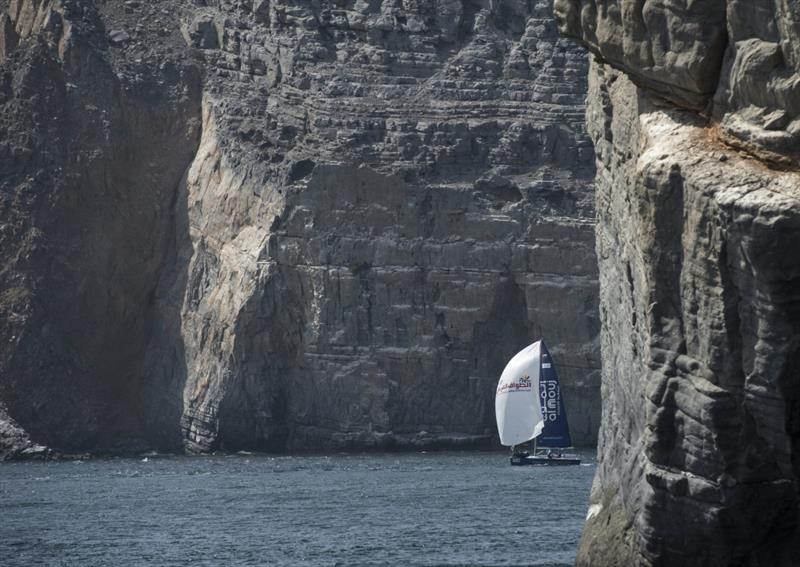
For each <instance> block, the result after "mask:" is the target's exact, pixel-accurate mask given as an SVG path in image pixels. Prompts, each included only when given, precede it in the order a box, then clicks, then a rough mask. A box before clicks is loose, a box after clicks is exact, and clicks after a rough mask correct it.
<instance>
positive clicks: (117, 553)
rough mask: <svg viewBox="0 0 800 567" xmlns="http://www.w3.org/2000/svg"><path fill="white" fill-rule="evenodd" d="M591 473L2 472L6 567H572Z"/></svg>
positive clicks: (128, 468) (435, 463)
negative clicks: (55, 566) (184, 566)
mask: <svg viewBox="0 0 800 567" xmlns="http://www.w3.org/2000/svg"><path fill="white" fill-rule="evenodd" d="M584 457H585V458H586V457H587V455H584ZM594 469H595V466H594V463H593V462H592V463H591V464H590V465H584V466H578V467H563V468H558V467H553V468H548V467H511V466H509V465H508V459H507V455H506V454H504V453H426V454H383V455H331V456H302V457H268V456H245V455H235V456H225V457H150V458H149V459H148V460H147V461H146V462H145V461H142V460H141V459H106V460H90V461H84V462H80V461H79V462H71V461H63V462H49V463H36V462H29V463H10V464H3V465H0V565H3V566H6V565H8V566H12V565H20V566H22V565H24V566H29V565H81V566H87V565H89V566H95V565H213V566H217V565H220V566H223V565H348V566H349V565H548V566H554V565H571V564H572V562H573V560H574V558H575V552H576V548H577V544H578V539H579V536H580V530H581V527H582V524H583V519H584V517H585V515H586V507H587V501H588V496H589V488H590V485H591V480H592V475H593V474H594Z"/></svg>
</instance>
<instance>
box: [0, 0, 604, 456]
mask: <svg viewBox="0 0 800 567" xmlns="http://www.w3.org/2000/svg"><path fill="white" fill-rule="evenodd" d="M0 8H2V12H4V15H3V16H2V20H0V61H2V69H3V71H2V74H0V79H2V87H1V88H0V104H2V105H3V111H2V135H0V141H2V145H0V168H1V169H0V172H1V174H0V183H2V187H3V188H2V194H1V195H0V198H2V204H1V205H0V206H2V211H3V212H2V223H3V224H2V232H0V239H2V245H1V246H0V259H1V260H2V263H1V264H0V265H1V266H2V268H1V270H2V271H0V293H1V294H2V295H0V297H2V299H1V300H0V309H2V312H3V316H2V320H3V324H2V328H1V329H0V345H1V346H0V400H2V401H3V402H4V403H5V405H6V408H7V415H8V416H9V418H11V419H13V420H15V422H16V425H15V426H14V429H13V430H14V431H19V430H20V429H22V430H25V431H26V432H27V433H28V434H29V435H30V439H32V440H33V441H34V442H36V443H42V444H46V445H48V446H52V447H55V448H59V449H67V450H84V449H98V448H100V449H102V448H111V449H119V448H123V449H136V448H145V447H147V448H150V447H157V448H164V449H171V450H175V449H177V448H181V447H184V448H186V449H187V450H189V451H210V450H216V449H224V450H238V449H251V450H252V449H256V450H287V449H289V450H297V449H316V448H327V449H330V448H369V447H373V448H391V447H412V446H431V445H434V446H435V445H443V446H454V445H465V444H466V445H476V444H488V442H489V441H490V439H491V438H492V436H493V433H494V425H493V420H494V417H493V413H492V411H493V410H492V407H493V404H492V400H493V392H494V385H495V383H496V380H497V376H498V374H499V372H500V370H501V369H502V366H503V364H504V363H505V361H506V359H507V358H508V357H509V356H510V355H511V354H513V353H514V352H515V351H516V350H517V349H519V348H520V347H521V346H523V345H524V344H525V343H526V342H527V341H529V340H531V339H533V338H535V337H537V336H540V335H544V336H545V337H546V338H548V339H549V341H550V343H551V344H552V345H553V346H554V348H553V351H554V352H553V354H554V356H555V357H556V359H557V360H558V361H559V362H560V363H561V364H560V370H561V373H562V378H563V380H564V382H565V385H566V389H567V393H566V396H567V399H568V400H569V406H570V410H571V416H572V417H573V424H572V425H573V434H574V437H575V439H576V440H577V441H579V442H589V441H592V440H593V439H594V436H595V432H596V427H597V423H598V419H599V399H598V397H597V387H598V381H599V371H598V368H599V339H598V332H599V324H598V319H597V272H596V260H595V257H594V209H593V193H592V179H593V176H594V155H593V151H592V149H591V144H590V142H589V140H588V136H587V135H586V133H585V127H584V125H583V114H584V106H583V99H584V96H585V92H586V88H587V85H586V79H585V76H586V66H587V65H586V61H585V57H584V56H583V54H582V53H581V51H580V50H579V49H578V48H576V47H574V46H572V45H571V44H570V42H568V41H567V40H564V39H560V38H559V37H558V34H557V31H556V28H555V23H554V21H553V20H552V14H551V10H552V6H551V2H550V1H547V0H536V1H531V2H529V1H524V2H523V1H513V2H502V3H497V2H490V1H488V0H485V1H484V0H429V1H425V2H394V1H390V0H383V1H379V2H363V1H361V0H343V1H331V2H327V1H316V0H309V1H306V0H283V1H275V0H273V1H265V0H241V1H230V0H221V1H219V2H213V3H212V2H203V1H199V0H198V1H195V2H191V3H190V2H177V1H175V2H161V3H150V2H138V1H132V0H128V1H126V2H121V1H119V2H118V1H108V2H103V3H96V4H95V3H93V2H89V1H81V0H14V1H12V2H0ZM15 439H23V437H20V436H16V437H15Z"/></svg>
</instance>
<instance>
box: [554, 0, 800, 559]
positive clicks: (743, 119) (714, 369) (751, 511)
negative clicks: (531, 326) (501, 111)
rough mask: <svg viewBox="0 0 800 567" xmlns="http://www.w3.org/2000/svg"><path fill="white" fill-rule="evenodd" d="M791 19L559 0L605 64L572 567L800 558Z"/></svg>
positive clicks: (799, 228)
mask: <svg viewBox="0 0 800 567" xmlns="http://www.w3.org/2000/svg"><path fill="white" fill-rule="evenodd" d="M598 4H599V3H598ZM797 8H798V6H797V3H796V2H782V1H775V2H773V1H757V2H738V1H733V0H731V1H728V2H725V1H722V0H720V1H717V2H713V1H707V2H692V3H683V2H668V1H667V2H660V3H648V2H645V3H641V2H634V1H625V0H620V1H617V2H610V3H604V6H603V7H602V9H601V7H600V6H599V5H596V4H595V2H592V1H577V0H573V1H570V0H558V1H557V2H556V5H555V9H556V15H557V19H558V20H559V25H560V27H561V29H562V30H563V31H564V32H565V33H567V34H569V35H571V36H573V37H578V38H580V39H581V41H583V42H584V43H585V45H587V47H589V48H590V49H591V50H592V51H594V52H595V54H597V56H598V58H597V60H596V62H595V63H594V64H593V66H592V69H591V71H590V92H589V97H588V109H587V121H588V124H589V129H590V133H591V136H592V138H593V140H594V142H595V148H596V152H597V163H598V175H597V188H596V191H597V213H598V225H597V251H598V261H599V271H600V283H601V302H600V308H601V321H602V325H603V330H602V333H601V335H602V352H603V355H602V356H603V419H602V425H601V433H600V440H599V457H600V465H599V467H598V473H597V476H596V479H595V484H594V487H593V490H592V505H591V508H590V511H589V516H588V519H587V523H586V527H585V529H584V534H583V541H582V544H581V549H580V553H579V557H578V564H579V565H682V566H683V565H685V566H692V565H697V566H700V565H703V566H709V565H718V566H728V565H738V566H741V565H751V566H755V565H787V566H788V565H795V564H796V562H797V557H798V556H800V549H798V546H799V545H800V543H798V542H800V531H799V529H800V528H799V527H798V526H800V508H799V507H798V506H799V504H800V495H799V494H798V490H800V398H798V394H799V393H800V365H798V362H800V358H798V356H800V355H799V354H798V353H800V316H799V315H798V313H800V311H798V298H799V297H800V295H799V294H800V261H798V258H797V254H796V253H795V249H796V246H797V240H798V235H800V173H798V170H797V168H796V164H797V161H796V158H797V154H796V149H797V131H796V126H795V121H796V119H797V117H798V112H797V110H798V109H797V107H796V106H795V104H796V101H795V97H796V96H797V95H798V94H799V93H800V91H799V90H798V88H797V85H798V84H800V83H798V81H800V77H798V75H797V71H798V68H797V64H796V49H797V46H798V45H800V36H798V31H797V30H798V28H797V26H796V20H797V17H798V14H800V12H799V11H798V9H797ZM701 24H702V25H701ZM698 26H700V27H702V30H701V29H699V27H698ZM644 30H646V31H647V34H644ZM726 37H727V38H728V43H727V44H726ZM699 110H702V112H698V111H699Z"/></svg>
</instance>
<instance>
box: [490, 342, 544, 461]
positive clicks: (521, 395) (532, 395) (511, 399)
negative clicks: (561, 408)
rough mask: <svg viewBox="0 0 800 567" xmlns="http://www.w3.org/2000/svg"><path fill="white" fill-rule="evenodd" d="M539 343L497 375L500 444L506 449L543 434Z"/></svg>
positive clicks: (496, 409) (496, 394)
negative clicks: (498, 377)
mask: <svg viewBox="0 0 800 567" xmlns="http://www.w3.org/2000/svg"><path fill="white" fill-rule="evenodd" d="M539 357H540V343H538V342H536V343H533V344H532V345H530V346H527V347H525V348H524V349H522V350H521V351H519V352H518V353H517V354H516V355H515V356H514V358H512V359H511V360H510V361H509V362H508V364H507V365H506V367H505V370H503V374H502V375H501V376H500V382H498V384H497V392H496V393H495V398H494V410H495V416H496V417H497V431H498V432H499V433H500V443H502V444H503V445H506V446H509V447H510V446H513V445H519V444H520V443H524V442H525V441H530V440H531V439H533V438H534V437H536V436H537V435H539V434H540V433H541V432H542V427H543V425H544V420H543V419H542V406H541V402H540V395H539V372H540V369H541V365H540V358H539Z"/></svg>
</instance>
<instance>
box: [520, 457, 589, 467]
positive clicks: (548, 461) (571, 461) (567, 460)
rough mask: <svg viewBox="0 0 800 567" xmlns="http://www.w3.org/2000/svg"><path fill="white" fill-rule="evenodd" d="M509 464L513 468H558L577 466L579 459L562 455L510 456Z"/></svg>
mask: <svg viewBox="0 0 800 567" xmlns="http://www.w3.org/2000/svg"><path fill="white" fill-rule="evenodd" d="M510 461H511V464H512V465H513V466H517V467H520V466H526V465H533V466H545V467H547V466H550V467H558V466H566V465H579V464H581V460H580V458H578V457H577V456H576V455H562V456H560V457H558V456H555V455H553V456H550V457H548V456H546V455H537V456H535V457H534V456H532V455H512V456H511V458H510Z"/></svg>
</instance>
